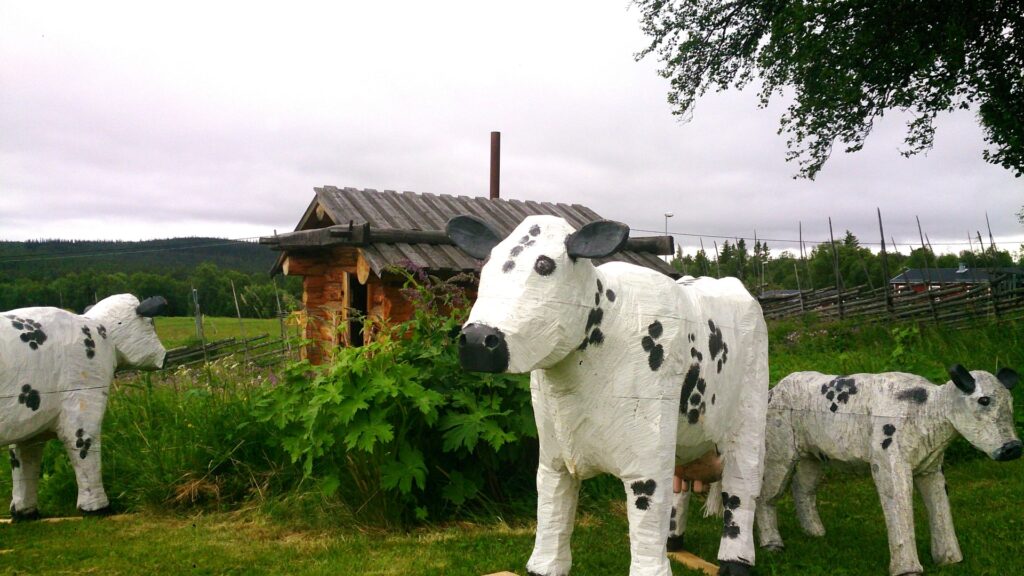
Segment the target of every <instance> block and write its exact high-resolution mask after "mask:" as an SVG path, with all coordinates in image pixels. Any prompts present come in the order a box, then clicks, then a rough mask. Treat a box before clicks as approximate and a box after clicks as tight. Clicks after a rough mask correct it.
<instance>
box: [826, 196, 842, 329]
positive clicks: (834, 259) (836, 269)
mask: <svg viewBox="0 0 1024 576" xmlns="http://www.w3.org/2000/svg"><path fill="white" fill-rule="evenodd" d="M828 238H829V241H830V242H831V243H832V271H833V272H834V273H835V276H836V304H838V306H839V319H840V320H842V319H843V317H844V316H845V314H844V311H843V279H842V277H841V276H840V275H839V252H838V251H837V250H836V238H835V236H834V235H833V234H832V217H831V216H829V218H828Z"/></svg>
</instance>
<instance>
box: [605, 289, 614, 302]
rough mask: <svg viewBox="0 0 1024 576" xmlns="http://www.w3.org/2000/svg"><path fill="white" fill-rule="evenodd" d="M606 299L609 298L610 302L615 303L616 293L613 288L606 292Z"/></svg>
mask: <svg viewBox="0 0 1024 576" xmlns="http://www.w3.org/2000/svg"><path fill="white" fill-rule="evenodd" d="M604 297H605V298H607V299H608V301H609V302H615V292H614V291H613V290H612V289H611V288H609V289H607V290H605V291H604Z"/></svg>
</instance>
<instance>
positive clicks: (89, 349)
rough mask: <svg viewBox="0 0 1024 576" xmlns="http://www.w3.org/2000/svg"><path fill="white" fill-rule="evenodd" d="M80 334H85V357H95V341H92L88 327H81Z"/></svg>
mask: <svg viewBox="0 0 1024 576" xmlns="http://www.w3.org/2000/svg"><path fill="white" fill-rule="evenodd" d="M82 334H85V355H86V357H88V358H92V357H93V356H95V355H96V341H95V340H93V339H92V331H91V330H89V327H88V326H82Z"/></svg>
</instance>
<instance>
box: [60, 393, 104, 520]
mask: <svg viewBox="0 0 1024 576" xmlns="http://www.w3.org/2000/svg"><path fill="white" fill-rule="evenodd" d="M102 415H103V412H102V411H101V412H100V417H99V418H83V417H82V414H78V415H75V416H68V417H65V418H64V419H63V422H62V425H61V426H60V428H59V430H58V432H57V435H58V437H59V438H60V441H61V442H63V443H64V448H65V449H66V450H67V452H68V457H69V458H70V459H71V466H72V467H73V468H74V469H75V480H76V481H77V482H78V509H79V510H80V511H81V512H83V513H85V514H104V513H106V511H107V508H108V507H109V506H110V501H109V500H107V493H106V492H105V491H104V490H103V475H102V473H101V470H100V422H101V418H102Z"/></svg>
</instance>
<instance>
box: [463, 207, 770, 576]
mask: <svg viewBox="0 0 1024 576" xmlns="http://www.w3.org/2000/svg"><path fill="white" fill-rule="evenodd" d="M628 234H629V228H628V227H626V226H625V225H624V224H620V223H617V222H609V221H597V222H591V223H590V224H587V225H586V226H584V227H583V228H581V229H580V230H578V231H577V230H574V229H573V228H572V226H570V225H569V224H568V223H567V222H566V221H565V220H563V219H562V218H557V217H553V216H530V217H528V218H526V219H525V220H524V221H523V222H522V223H521V224H520V225H519V227H518V228H516V229H515V231H513V232H512V234H511V235H510V236H508V237H507V238H505V239H504V240H503V239H502V238H501V237H500V236H498V235H497V234H496V233H495V232H493V231H492V230H491V229H490V228H489V227H488V225H487V224H486V223H484V222H482V221H480V220H477V219H475V218H471V217H466V216H462V217H458V218H455V219H453V220H451V221H450V222H449V223H448V235H449V236H450V237H451V238H452V240H453V241H454V242H455V244H456V245H458V246H459V247H460V248H462V249H463V250H464V251H465V252H466V253H468V254H470V255H471V256H474V257H476V258H480V259H483V258H487V257H489V258H490V259H489V261H488V262H486V263H485V264H484V267H483V271H482V272H481V275H480V290H479V295H478V298H477V301H476V304H475V305H474V306H473V310H472V312H471V313H470V316H469V320H468V321H467V322H466V324H465V326H463V328H462V335H461V336H460V340H459V355H460V361H461V363H462V366H463V367H464V368H466V369H469V370H477V371H484V372H514V373H521V372H531V378H530V387H531V390H530V391H531V395H532V400H533V410H534V416H535V417H536V419H537V430H538V436H539V439H540V463H539V467H538V469H537V539H536V544H535V546H534V549H533V554H532V555H531V557H530V560H529V562H528V563H527V565H526V568H527V571H528V573H529V574H532V575H535V576H536V575H543V576H565V575H566V574H568V573H569V569H570V565H571V563H572V556H571V554H570V550H569V539H570V537H571V535H572V531H573V524H574V521H575V514H576V502H577V497H578V493H579V489H580V481H581V480H584V479H587V478H590V477H592V476H596V475H598V474H601V473H608V474H612V475H614V476H617V477H618V478H619V479H621V480H622V482H623V485H624V488H625V492H626V497H627V506H626V509H627V515H628V517H629V541H630V553H631V563H630V574H631V575H632V576H668V575H670V574H671V568H670V566H669V562H668V558H667V557H666V545H667V541H668V537H669V534H670V529H671V525H672V524H673V523H674V520H673V512H674V511H673V510H672V471H673V467H674V466H675V464H676V463H685V462H688V461H691V460H695V459H697V458H698V457H700V456H701V455H703V454H705V453H706V452H708V451H709V450H712V449H715V448H716V447H717V448H718V449H719V450H720V451H721V453H722V458H723V460H724V475H723V479H722V487H723V489H724V490H725V491H726V492H728V496H727V498H728V499H729V502H730V504H732V508H731V509H730V513H729V515H728V517H727V518H726V521H725V523H724V526H723V532H722V539H721V543H720V546H719V551H718V558H719V560H720V564H721V571H720V574H721V575H722V576H726V575H730V574H731V575H736V574H748V573H749V571H750V566H751V565H753V563H754V540H753V534H752V531H751V529H752V526H753V519H754V505H755V502H756V500H757V496H758V494H759V492H760V484H761V472H762V459H763V456H764V418H765V407H766V402H767V395H768V342H767V331H766V329H765V323H764V317H763V316H762V314H761V308H760V306H759V305H758V304H757V301H756V300H754V299H753V298H752V297H751V296H750V294H749V293H748V292H747V291H746V290H745V289H744V288H743V285H742V284H741V283H740V282H739V281H738V280H736V279H735V278H726V279H722V280H714V279H711V278H701V279H699V280H698V279H694V278H686V279H684V280H683V281H682V283H681V284H677V283H675V282H673V281H672V279H671V278H669V277H667V276H665V275H663V274H659V273H658V272H655V271H653V270H650V269H647V268H642V267H640V266H634V265H631V264H624V263H620V262H612V263H608V264H604V265H602V266H597V267H595V266H594V265H593V264H592V263H591V260H590V259H591V258H603V257H607V256H609V255H611V254H614V253H615V252H617V251H618V250H621V249H622V248H623V246H624V245H625V243H626V239H627V237H628Z"/></svg>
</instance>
